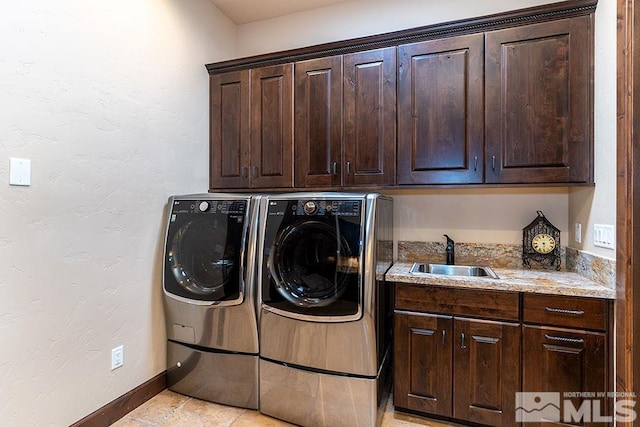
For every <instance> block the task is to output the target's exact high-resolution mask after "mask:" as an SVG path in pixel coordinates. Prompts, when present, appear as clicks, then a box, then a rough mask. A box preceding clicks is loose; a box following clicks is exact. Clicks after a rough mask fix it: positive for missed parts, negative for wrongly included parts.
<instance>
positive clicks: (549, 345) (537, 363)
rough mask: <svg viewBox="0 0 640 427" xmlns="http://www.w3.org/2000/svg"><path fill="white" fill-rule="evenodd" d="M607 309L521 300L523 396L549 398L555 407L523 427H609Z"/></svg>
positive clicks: (577, 301)
mask: <svg viewBox="0 0 640 427" xmlns="http://www.w3.org/2000/svg"><path fill="white" fill-rule="evenodd" d="M608 309H609V305H608V303H607V301H606V300H601V299H593V298H570V297H559V296H545V295H525V296H524V297H523V325H522V339H523V343H522V344H523V352H522V358H523V359H522V360H523V363H522V364H523V371H522V391H523V392H528V393H535V394H539V393H553V394H554V395H551V396H549V397H550V398H553V399H555V402H554V404H556V405H557V406H558V410H557V411H555V412H554V411H551V412H550V415H551V416H550V417H549V418H546V419H545V421H544V422H537V423H536V422H531V423H530V422H527V424H526V425H527V426H550V425H589V426H605V425H612V419H611V418H610V417H612V416H613V414H612V412H613V410H612V406H613V405H612V404H611V402H612V400H613V399H611V398H608V397H607V396H606V392H607V391H608V390H611V387H610V386H609V384H608V382H609V377H610V372H609V368H610V365H611V364H612V362H610V360H609V342H608V336H607V330H608V326H607V318H608V317H609V316H608ZM547 403H551V401H548V402H547ZM524 406H525V405H523V407H524ZM528 409H532V408H528ZM536 409H537V408H536Z"/></svg>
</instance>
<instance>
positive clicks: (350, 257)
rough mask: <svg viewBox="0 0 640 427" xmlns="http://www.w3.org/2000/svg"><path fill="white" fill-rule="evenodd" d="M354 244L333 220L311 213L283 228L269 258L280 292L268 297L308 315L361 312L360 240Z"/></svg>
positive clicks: (280, 306)
mask: <svg viewBox="0 0 640 427" xmlns="http://www.w3.org/2000/svg"><path fill="white" fill-rule="evenodd" d="M341 222H342V221H341ZM343 225H344V226H345V227H349V226H351V227H353V225H351V224H343ZM352 246H354V245H353V244H352V245H350V244H349V242H348V241H347V239H346V238H345V234H343V233H342V232H341V230H340V226H338V225H337V224H334V223H332V222H324V221H319V220H315V219H313V220H312V219H309V220H304V221H300V222H297V223H295V224H292V225H290V226H288V227H286V228H284V229H283V230H282V231H281V232H280V233H279V234H278V236H277V237H276V239H275V242H274V245H273V247H272V249H271V251H270V255H269V259H268V261H267V262H268V267H269V272H270V276H271V287H272V290H273V289H275V290H276V291H277V295H274V292H273V291H271V292H270V294H271V297H269V296H267V298H266V300H267V301H265V302H267V303H268V304H269V305H271V306H273V307H276V308H277V309H279V311H285V312H295V313H300V314H305V315H315V316H343V315H354V314H356V313H358V307H359V294H360V284H359V277H360V266H359V265H358V260H359V251H358V249H359V246H358V245H357V244H356V245H355V248H354V249H352ZM264 300H265V298H263V301H264Z"/></svg>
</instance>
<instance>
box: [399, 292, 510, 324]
mask: <svg viewBox="0 0 640 427" xmlns="http://www.w3.org/2000/svg"><path fill="white" fill-rule="evenodd" d="M395 308H396V309H398V310H409V311H421V312H428V313H441V314H452V315H458V316H474V317H482V318H487V319H500V320H514V321H518V320H519V300H518V293H517V292H504V291H485V290H482V291H476V290H473V289H460V288H445V287H440V286H423V285H409V284H403V283H397V284H396V300H395Z"/></svg>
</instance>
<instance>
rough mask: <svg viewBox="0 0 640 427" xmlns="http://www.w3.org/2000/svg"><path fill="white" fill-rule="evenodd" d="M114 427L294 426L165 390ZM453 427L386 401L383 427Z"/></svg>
mask: <svg viewBox="0 0 640 427" xmlns="http://www.w3.org/2000/svg"><path fill="white" fill-rule="evenodd" d="M113 426H115V427H153V426H163V427H165V426H169V427H213V426H215V427H218V426H219V427H254V426H264V427H285V426H291V424H288V423H285V422H283V421H280V420H276V419H274V418H270V417H267V416H265V415H262V414H260V413H259V412H258V411H251V410H248V409H241V408H235V407H233V406H224V405H218V404H215V403H210V402H205V401H203V400H198V399H194V398H192V397H187V396H183V395H181V394H177V393H174V392H172V391H169V390H164V391H162V392H161V393H160V394H158V395H156V396H154V397H153V398H152V399H151V400H149V401H147V402H146V403H145V404H143V405H142V406H140V407H138V408H136V409H134V410H133V411H131V412H129V413H128V414H127V415H126V416H125V417H124V418H122V419H121V420H119V421H117V422H116V423H114V424H113ZM411 426H429V427H453V426H457V424H444V423H441V422H436V421H432V420H428V419H426V418H421V417H416V416H411V415H408V414H403V413H400V412H395V411H394V410H393V405H392V404H391V400H389V401H388V402H387V406H386V409H385V413H384V416H383V418H382V427H411Z"/></svg>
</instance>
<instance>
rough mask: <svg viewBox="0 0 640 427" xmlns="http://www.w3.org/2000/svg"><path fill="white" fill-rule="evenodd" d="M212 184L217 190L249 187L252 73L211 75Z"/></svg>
mask: <svg viewBox="0 0 640 427" xmlns="http://www.w3.org/2000/svg"><path fill="white" fill-rule="evenodd" d="M209 81H210V105H211V106H210V114H211V117H210V120H209V123H210V126H211V128H210V132H211V133H210V138H211V141H210V165H211V168H210V172H211V175H210V182H209V186H210V188H212V189H215V188H242V187H247V188H248V187H249V186H250V185H251V184H250V179H249V162H250V158H249V150H250V131H251V128H250V126H249V123H250V121H249V120H250V119H249V71H248V70H244V71H235V72H233V71H232V72H228V73H224V74H215V75H212V76H211V77H210V79H209Z"/></svg>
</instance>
